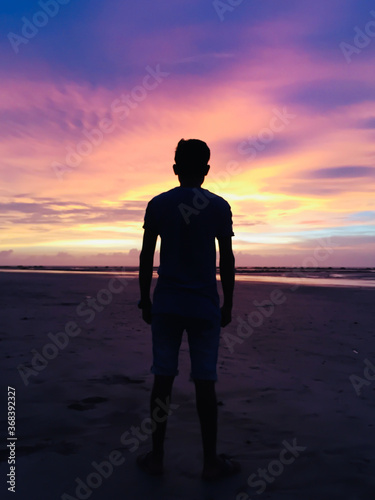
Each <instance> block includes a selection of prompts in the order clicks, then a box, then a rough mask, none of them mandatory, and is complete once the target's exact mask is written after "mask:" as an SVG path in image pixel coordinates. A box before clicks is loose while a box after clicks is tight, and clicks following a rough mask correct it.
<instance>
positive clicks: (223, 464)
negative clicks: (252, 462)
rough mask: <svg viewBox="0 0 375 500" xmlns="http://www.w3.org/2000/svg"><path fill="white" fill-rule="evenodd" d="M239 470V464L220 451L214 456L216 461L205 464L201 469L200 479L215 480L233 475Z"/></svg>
mask: <svg viewBox="0 0 375 500" xmlns="http://www.w3.org/2000/svg"><path fill="white" fill-rule="evenodd" d="M240 470H241V465H240V464H239V463H238V462H236V461H234V460H232V459H231V458H230V457H229V455H225V454H224V453H222V454H221V455H218V456H217V457H216V463H213V464H209V465H205V466H204V467H203V471H202V479H204V480H205V481H216V480H218V479H221V478H224V477H229V476H233V474H237V472H239V471H240Z"/></svg>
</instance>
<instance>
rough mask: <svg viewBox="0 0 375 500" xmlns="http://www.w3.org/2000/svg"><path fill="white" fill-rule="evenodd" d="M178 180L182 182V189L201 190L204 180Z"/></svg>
mask: <svg viewBox="0 0 375 500" xmlns="http://www.w3.org/2000/svg"><path fill="white" fill-rule="evenodd" d="M178 180H179V181H180V187H189V188H199V187H201V186H202V184H203V180H204V179H181V178H180V177H179V178H178Z"/></svg>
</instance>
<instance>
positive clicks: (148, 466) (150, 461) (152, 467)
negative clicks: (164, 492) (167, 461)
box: [137, 451, 164, 476]
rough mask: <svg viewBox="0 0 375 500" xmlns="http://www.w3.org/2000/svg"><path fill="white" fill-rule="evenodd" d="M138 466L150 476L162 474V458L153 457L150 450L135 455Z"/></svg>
mask: <svg viewBox="0 0 375 500" xmlns="http://www.w3.org/2000/svg"><path fill="white" fill-rule="evenodd" d="M137 464H138V465H139V467H140V468H141V469H142V470H143V471H144V472H146V473H147V474H149V475H150V476H160V475H161V474H163V472H164V469H163V460H162V459H157V458H155V457H154V455H153V453H152V451H149V452H148V453H143V454H142V455H139V456H138V457H137Z"/></svg>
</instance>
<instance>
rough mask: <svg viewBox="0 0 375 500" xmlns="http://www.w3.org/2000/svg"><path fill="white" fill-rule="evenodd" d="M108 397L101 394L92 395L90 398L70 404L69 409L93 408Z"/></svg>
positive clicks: (83, 409) (82, 409) (85, 409)
mask: <svg viewBox="0 0 375 500" xmlns="http://www.w3.org/2000/svg"><path fill="white" fill-rule="evenodd" d="M106 401H108V398H102V397H100V396H92V397H89V398H85V399H82V400H81V401H75V402H74V403H71V404H69V405H68V408H69V410H77V411H87V410H92V409H93V408H95V406H96V405H97V404H99V403H105V402H106Z"/></svg>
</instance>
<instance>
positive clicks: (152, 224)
mask: <svg viewBox="0 0 375 500" xmlns="http://www.w3.org/2000/svg"><path fill="white" fill-rule="evenodd" d="M142 227H143V229H147V230H150V231H153V232H155V233H158V234H159V226H158V224H157V214H156V207H155V202H154V200H153V199H152V200H151V201H149V202H148V204H147V207H146V212H145V218H144V223H143V226H142Z"/></svg>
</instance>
